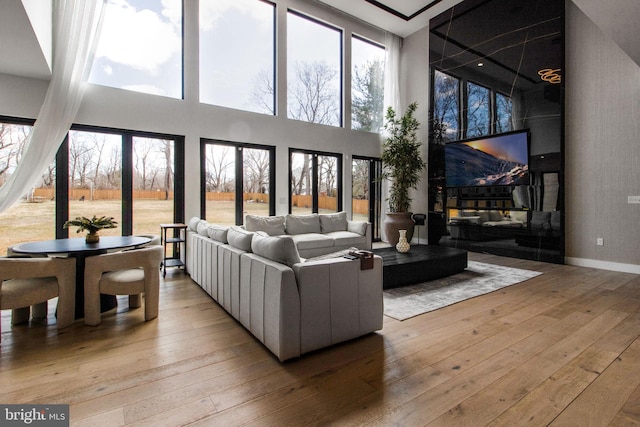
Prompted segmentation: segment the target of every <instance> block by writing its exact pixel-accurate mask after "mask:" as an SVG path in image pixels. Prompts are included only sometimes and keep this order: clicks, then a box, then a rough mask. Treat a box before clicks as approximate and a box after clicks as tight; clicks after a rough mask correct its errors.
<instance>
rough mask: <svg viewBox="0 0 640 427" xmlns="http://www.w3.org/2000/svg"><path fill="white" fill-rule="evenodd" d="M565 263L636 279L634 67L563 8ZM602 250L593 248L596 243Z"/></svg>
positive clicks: (637, 73)
mask: <svg viewBox="0 0 640 427" xmlns="http://www.w3.org/2000/svg"><path fill="white" fill-rule="evenodd" d="M566 15H567V30H566V43H567V44H566V68H567V70H566V106H565V116H566V118H565V180H566V185H565V192H566V196H565V201H566V206H567V215H566V222H565V223H566V240H567V242H566V256H567V259H566V260H567V262H569V263H572V264H577V265H587V266H594V267H599V268H609V269H613V270H620V271H630V272H635V273H640V205H637V204H636V205H630V204H628V203H627V196H630V195H640V67H639V66H638V65H637V64H636V63H635V62H634V61H633V60H631V58H630V57H629V56H628V55H626V54H625V53H624V52H623V51H622V50H621V49H620V47H619V46H618V45H617V44H615V43H614V42H613V41H612V40H611V39H610V38H609V37H607V36H606V35H605V34H604V33H603V32H602V31H601V30H600V29H599V28H598V27H597V26H596V25H595V24H594V23H593V22H592V21H591V20H590V19H589V18H588V17H587V16H586V15H584V14H583V13H582V11H581V10H580V9H579V8H578V7H577V6H576V5H574V4H573V3H572V2H570V1H567V13H566ZM598 237H602V238H603V239H604V246H596V238H598Z"/></svg>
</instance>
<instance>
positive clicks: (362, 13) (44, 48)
mask: <svg viewBox="0 0 640 427" xmlns="http://www.w3.org/2000/svg"><path fill="white" fill-rule="evenodd" d="M312 1H317V2H321V3H324V4H326V5H329V6H331V7H333V8H336V9H339V10H342V11H343V12H346V13H347V14H350V15H352V16H354V17H356V18H358V19H361V20H363V21H366V22H369V23H371V24H373V25H375V26H377V27H380V28H382V29H384V30H387V31H390V32H392V33H394V34H397V35H399V36H402V37H406V36H408V35H410V34H413V33H414V32H416V31H418V30H420V29H422V28H424V27H426V26H428V25H429V20H430V19H431V18H433V17H435V16H437V15H438V14H440V13H442V12H444V11H445V10H447V9H449V8H450V7H452V6H454V5H456V4H458V3H460V2H461V1H462V0H312ZM559 1H563V0H559ZM572 1H573V2H574V3H575V4H576V5H577V6H578V7H579V8H580V9H581V10H582V11H583V12H584V13H585V14H586V15H587V16H588V17H589V18H590V19H591V20H592V21H593V22H595V23H596V24H597V25H598V26H599V27H600V29H601V30H602V31H603V32H604V33H605V34H606V35H607V36H609V37H610V38H611V39H612V40H613V41H615V42H616V43H617V44H618V45H619V46H620V47H621V48H622V49H623V50H624V51H625V52H627V54H628V55H629V56H630V57H631V58H632V59H633V60H634V61H635V62H636V63H638V64H640V38H638V37H637V19H638V17H640V1H638V0H608V1H606V2H603V1H602V0H572ZM50 17H51V2H50V1H45V0H2V13H0V73H2V74H10V75H18V76H24V77H33V78H38V79H48V78H50V76H51V62H52V61H51V22H50V21H51V18H50ZM47 19H48V22H47Z"/></svg>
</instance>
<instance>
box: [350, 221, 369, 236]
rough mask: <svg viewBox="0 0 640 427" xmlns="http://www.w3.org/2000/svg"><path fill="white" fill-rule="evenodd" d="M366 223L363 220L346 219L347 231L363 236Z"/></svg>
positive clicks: (365, 230)
mask: <svg viewBox="0 0 640 427" xmlns="http://www.w3.org/2000/svg"><path fill="white" fill-rule="evenodd" d="M367 225H368V224H367V223H366V222H364V221H347V231H350V232H352V233H356V234H359V235H361V236H364V235H365V233H366V232H367Z"/></svg>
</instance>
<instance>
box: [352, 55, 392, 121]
mask: <svg viewBox="0 0 640 427" xmlns="http://www.w3.org/2000/svg"><path fill="white" fill-rule="evenodd" d="M351 91H352V97H351V121H352V125H351V127H352V128H353V129H355V130H364V131H368V132H380V130H381V129H382V127H383V125H384V61H383V60H380V59H375V60H373V61H367V62H366V63H365V64H364V65H361V66H356V67H354V70H353V77H352V84H351Z"/></svg>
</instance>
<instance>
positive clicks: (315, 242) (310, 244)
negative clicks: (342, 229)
mask: <svg viewBox="0 0 640 427" xmlns="http://www.w3.org/2000/svg"><path fill="white" fill-rule="evenodd" d="M291 238H292V239H293V241H294V242H296V246H297V247H298V250H305V249H318V248H330V247H333V245H334V243H333V242H334V240H333V238H331V237H329V236H325V235H324V234H319V233H306V234H294V235H292V236H291Z"/></svg>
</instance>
